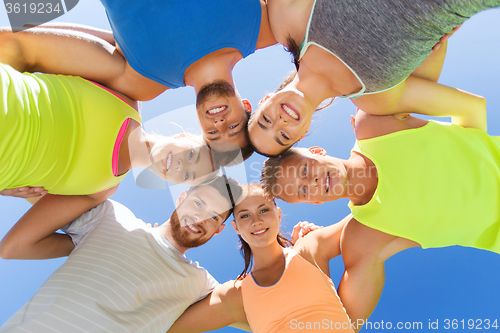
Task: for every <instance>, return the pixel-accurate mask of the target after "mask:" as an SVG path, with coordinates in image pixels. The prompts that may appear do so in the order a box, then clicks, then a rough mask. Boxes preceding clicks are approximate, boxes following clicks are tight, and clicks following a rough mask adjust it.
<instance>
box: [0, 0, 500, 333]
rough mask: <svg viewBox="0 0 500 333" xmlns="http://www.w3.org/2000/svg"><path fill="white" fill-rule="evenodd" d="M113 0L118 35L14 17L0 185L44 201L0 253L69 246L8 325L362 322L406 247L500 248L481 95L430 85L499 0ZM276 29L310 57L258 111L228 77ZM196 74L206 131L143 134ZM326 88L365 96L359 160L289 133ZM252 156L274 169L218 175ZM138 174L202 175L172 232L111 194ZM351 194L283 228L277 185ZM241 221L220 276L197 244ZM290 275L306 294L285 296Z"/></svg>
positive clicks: (0, 35)
mask: <svg viewBox="0 0 500 333" xmlns="http://www.w3.org/2000/svg"><path fill="white" fill-rule="evenodd" d="M101 2H102V4H103V5H104V7H105V9H106V13H107V16H108V19H109V23H110V26H111V28H112V31H103V30H100V29H96V28H93V27H88V26H81V25H77V24H71V23H68V24H56V23H52V24H51V23H48V24H45V25H42V26H39V27H32V28H29V29H25V27H18V28H17V29H16V27H13V29H9V28H2V29H1V30H0V84H1V86H0V93H1V99H2V104H0V111H1V112H0V133H1V137H0V161H2V163H1V164H0V170H1V172H0V191H1V192H0V194H2V195H10V196H17V197H23V198H26V199H28V200H30V202H32V203H33V206H32V208H31V209H30V210H29V211H28V212H26V214H25V215H24V216H23V217H22V218H21V219H20V220H19V221H18V222H17V223H16V224H15V225H14V226H13V227H12V229H11V230H10V231H9V232H8V233H7V235H6V236H5V237H4V238H3V239H2V241H1V242H0V256H1V257H2V258H4V259H46V258H55V257H62V256H69V257H68V260H67V261H66V263H65V264H64V265H63V266H61V268H60V269H59V270H58V271H57V272H55V273H54V274H53V275H52V276H51V277H50V278H49V279H48V280H47V282H46V283H45V284H44V285H43V286H42V287H41V288H40V290H39V291H38V292H37V293H36V294H35V295H34V297H33V299H32V300H31V301H30V302H28V303H27V304H26V305H25V306H24V307H23V308H21V309H20V310H19V312H17V313H16V314H15V315H14V316H13V317H12V318H11V319H10V320H9V321H8V322H7V323H5V324H4V325H3V326H2V327H1V328H0V332H17V331H36V332H42V331H47V332H49V331H51V329H52V328H56V329H57V330H58V331H61V332H69V331H74V327H75V325H77V326H79V327H80V328H81V329H82V330H83V331H85V332H107V331H112V332H118V331H120V332H121V331H124V332H166V331H168V332H203V331H208V330H214V329H218V328H221V327H225V326H228V325H233V326H235V327H238V328H241V329H245V330H251V331H254V332H287V331H294V330H295V328H293V327H292V326H291V322H292V320H294V321H295V322H304V323H310V325H313V326H314V325H315V324H314V323H322V322H323V320H327V321H328V322H330V323H335V324H334V325H333V326H332V327H330V328H329V329H332V330H333V329H334V330H338V331H346V332H354V331H358V330H359V329H360V328H361V327H358V326H356V325H354V324H353V323H356V322H358V320H362V319H366V318H368V317H369V316H370V314H371V313H372V311H373V310H374V308H375V306H376V304H377V301H378V299H379V297H380V295H381V292H382V288H383V285H384V261H385V260H387V259H388V258H389V257H391V256H392V255H394V254H396V253H398V252H400V251H402V250H404V249H407V248H410V247H423V248H429V247H445V246H451V245H462V246H468V247H475V248H480V249H485V250H489V251H493V252H497V253H500V243H499V241H498V240H497V234H498V230H499V228H498V225H499V224H500V212H499V211H498V202H499V201H500V186H499V185H498V184H500V182H499V180H500V139H499V138H497V137H494V136H491V135H489V134H488V133H487V132H486V128H487V122H486V101H485V99H484V98H482V97H480V96H477V95H474V94H471V93H467V92H464V91H461V90H458V89H455V88H452V87H448V86H444V85H441V84H439V83H437V81H438V78H439V76H440V72H441V68H442V65H443V62H444V58H445V54H446V44H447V38H448V37H449V36H451V35H452V34H453V33H455V32H456V31H457V30H458V27H459V26H460V25H461V24H462V23H464V22H465V21H466V20H467V19H468V18H470V17H471V16H473V15H474V14H476V13H478V12H481V11H483V10H488V9H491V8H495V7H500V1H499V0H454V1H449V0H437V1H432V2H431V1H420V0H418V1H415V0H413V1H389V0H387V1H385V0H384V1H380V0H373V1H372V0H369V1H347V0H346V1H332V0H307V1H291V0H267V1H265V0H241V1H227V0H223V1H216V2H203V1H196V0H189V1H184V2H182V3H178V2H167V3H165V2H158V1H153V0H146V1H141V2H131V1H126V0H101ZM493 10H495V11H498V9H493ZM360 22H362V24H360ZM13 30H14V31H13ZM16 30H20V31H16ZM277 43H280V44H282V45H283V46H285V48H286V50H287V51H289V52H290V53H291V54H292V57H293V61H294V64H295V66H296V71H295V72H294V73H292V74H291V75H290V76H289V77H288V78H286V79H285V80H284V82H283V84H282V85H281V86H280V87H279V88H278V89H277V90H276V91H275V92H274V93H270V94H268V95H266V96H263V98H262V100H261V101H260V103H259V104H258V106H257V107H256V108H255V110H253V109H252V105H251V104H250V102H249V101H248V100H246V99H243V98H242V97H241V96H240V94H239V92H238V90H237V89H236V87H235V84H234V81H233V78H232V70H233V68H234V66H235V65H236V63H237V62H239V61H240V60H243V59H244V58H245V57H247V56H249V55H251V54H252V53H254V52H255V51H256V50H257V49H261V48H265V47H268V46H271V45H275V44H277ZM243 61H244V60H243ZM182 86H192V87H193V88H194V90H195V93H196V112H197V116H198V120H199V123H200V127H201V129H202V135H201V136H197V135H191V134H187V133H182V134H178V135H175V136H171V137H166V136H162V135H158V134H151V133H146V132H145V131H144V129H143V128H142V127H141V122H142V119H141V114H140V112H141V107H140V101H146V100H150V99H153V98H155V97H156V96H158V95H159V94H161V93H163V92H164V91H165V90H167V89H175V88H178V87H182ZM334 98H350V99H351V101H352V102H353V103H354V104H355V105H356V107H357V111H356V114H355V115H353V116H351V126H352V128H353V130H354V133H355V136H356V139H357V141H356V145H355V147H354V148H353V150H352V152H351V155H350V157H349V158H348V159H338V158H335V157H333V156H329V155H327V154H326V151H325V150H324V149H322V148H320V147H313V148H310V149H306V148H298V147H293V146H294V144H296V142H298V141H300V140H301V139H302V138H303V137H304V136H305V135H306V133H307V132H308V130H309V127H310V124H311V119H312V116H313V114H314V113H315V112H316V111H317V110H318V109H320V105H321V104H322V103H323V102H324V101H325V100H328V99H331V100H333V99H334ZM413 114H423V115H428V116H436V117H443V116H446V117H451V119H452V123H451V124H445V123H440V122H436V121H432V120H424V119H422V118H419V117H418V116H414V115H413ZM253 153H256V154H261V155H264V156H266V157H268V159H267V160H266V162H265V163H264V167H263V169H262V174H261V183H260V184H256V183H251V184H238V183H237V182H236V181H235V180H233V179H231V178H228V177H226V176H225V175H221V173H222V174H223V172H221V171H222V170H223V169H224V168H225V167H227V166H231V165H235V164H239V163H244V161H245V160H247V159H248V157H249V156H250V155H252V154H253ZM457 166H460V167H457ZM136 167H142V168H148V169H149V170H151V171H153V172H154V173H155V174H156V175H157V176H158V177H160V178H162V179H163V180H165V181H169V182H173V183H177V184H187V185H190V186H191V188H190V189H189V190H188V191H185V192H183V193H182V194H181V195H180V197H179V198H178V200H177V203H176V209H175V210H174V212H172V214H171V217H170V219H169V220H168V221H166V222H165V223H164V224H162V225H160V226H158V225H153V226H151V225H148V224H146V223H144V222H143V221H142V220H140V219H137V218H136V217H135V216H134V215H133V213H132V212H131V211H130V210H128V209H127V208H126V207H124V206H122V205H120V204H119V203H116V202H113V201H109V200H107V199H108V198H110V197H111V196H112V195H113V194H114V192H115V191H116V190H117V188H118V185H119V183H120V181H122V179H123V178H124V177H125V176H126V175H127V173H128V172H129V171H130V170H131V169H132V168H136ZM402 170H404V172H402ZM422 170H424V171H425V172H423V171H422ZM408 175H411V176H408ZM457 179H459V180H460V182H458V181H457ZM340 198H348V199H349V200H350V203H349V208H350V210H351V214H349V215H348V216H346V217H345V218H344V219H343V220H342V221H340V222H338V223H335V224H332V225H330V226H327V227H318V226H316V225H314V224H311V223H307V222H301V223H299V224H297V225H296V226H295V227H294V231H293V233H292V237H291V239H288V238H287V237H286V236H284V235H283V234H281V233H280V227H279V226H280V222H281V210H280V208H279V207H278V204H277V199H281V200H283V201H286V202H289V203H299V202H306V203H313V204H315V203H323V202H326V201H334V200H337V199H340ZM472 207H473V209H472ZM231 214H233V222H232V225H233V227H234V230H235V232H236V233H237V234H238V236H239V239H240V241H241V249H242V254H243V257H244V262H245V265H244V270H243V272H242V273H241V274H240V275H239V276H238V277H236V278H235V280H234V281H228V282H226V283H223V284H219V283H218V282H217V281H216V280H215V279H214V278H213V277H212V276H211V275H210V274H209V273H208V272H207V271H206V270H205V269H203V268H202V267H200V266H199V265H198V263H196V262H192V261H190V260H189V259H188V258H186V256H185V252H186V251H187V250H188V249H190V248H193V247H198V246H201V245H203V244H205V243H206V242H207V241H208V240H210V239H211V238H212V236H214V235H216V234H218V233H220V232H221V231H222V229H224V226H225V224H224V222H225V221H226V220H227V219H228V218H229V216H230V215H231ZM471 221H474V223H471ZM153 224H154V223H153ZM58 229H61V230H63V231H64V233H57V232H56V231H57V230H58ZM339 255H342V259H343V262H344V265H345V272H344V275H343V277H342V280H341V282H340V285H339V286H338V289H337V288H335V286H334V285H333V283H332V281H331V279H330V276H329V261H330V260H331V259H332V258H334V257H337V256H339ZM304 281H306V282H307V283H303V282H304ZM298 285H300V286H301V288H302V294H303V296H304V297H301V298H300V299H297V298H296V297H295V295H292V294H290V293H287V290H290V288H293V287H294V286H298ZM33 304H36V306H33ZM284 305H285V306H284ZM200 318H202V320H200ZM305 329H318V330H319V329H320V328H315V327H313V328H305Z"/></svg>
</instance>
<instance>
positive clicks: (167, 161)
mask: <svg viewBox="0 0 500 333" xmlns="http://www.w3.org/2000/svg"><path fill="white" fill-rule="evenodd" d="M172 160H173V157H172V152H170V153H168V155H167V158H166V159H165V171H168V170H170V168H171V167H172Z"/></svg>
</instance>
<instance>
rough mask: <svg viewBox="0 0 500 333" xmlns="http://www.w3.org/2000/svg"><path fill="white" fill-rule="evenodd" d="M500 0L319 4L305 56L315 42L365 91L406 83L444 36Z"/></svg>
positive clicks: (383, 0)
mask: <svg viewBox="0 0 500 333" xmlns="http://www.w3.org/2000/svg"><path fill="white" fill-rule="evenodd" d="M498 6H500V0H335V1H333V0H316V2H315V4H314V7H313V10H312V13H311V17H310V20H309V25H308V30H307V33H306V37H305V40H304V43H303V45H301V54H300V57H302V55H303V54H304V53H305V51H306V50H307V47H308V46H309V45H311V44H313V45H316V46H319V47H321V48H323V49H325V50H327V51H329V52H330V53H332V54H333V55H334V56H336V57H337V58H339V59H340V60H341V61H342V62H343V63H344V64H345V65H347V67H349V68H350V69H351V71H352V72H353V73H354V75H356V76H357V78H358V79H359V81H360V82H361V84H362V85H363V88H362V90H361V91H360V92H358V93H355V94H352V95H349V96H345V97H351V98H352V97H357V96H360V95H362V94H365V93H376V92H381V91H384V90H387V89H390V88H392V87H394V86H396V85H398V84H399V83H401V82H402V81H404V80H405V79H406V78H407V77H408V76H409V75H410V74H411V73H412V72H413V71H414V70H415V69H416V68H417V67H418V66H420V65H421V64H422V62H423V61H424V60H425V58H427V57H428V56H429V54H430V53H431V52H432V47H433V46H434V45H435V44H436V43H437V42H438V41H439V39H440V38H441V37H442V36H443V35H444V34H445V33H449V32H451V30H452V29H453V28H454V27H456V26H459V25H461V24H462V23H464V21H465V20H467V19H468V18H470V17H471V16H472V15H474V14H476V13H478V12H480V11H482V10H485V9H488V8H493V7H498Z"/></svg>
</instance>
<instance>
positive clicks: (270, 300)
mask: <svg viewBox="0 0 500 333" xmlns="http://www.w3.org/2000/svg"><path fill="white" fill-rule="evenodd" d="M284 255H285V261H286V264H285V270H284V272H283V274H282V275H281V278H280V279H279V280H278V282H276V283H275V284H274V285H272V286H268V287H262V286H259V285H258V284H257V283H256V282H255V280H254V279H253V276H252V274H248V275H247V276H246V277H245V278H244V279H243V281H242V284H241V292H242V296H243V306H244V307H245V313H246V315H247V319H248V322H249V324H250V327H251V328H252V330H253V332H255V333H259V332H266V333H271V332H280V333H281V332H297V331H302V330H304V331H306V332H323V331H329V330H330V331H339V332H351V333H354V330H353V329H351V327H350V322H349V317H348V316H347V313H346V312H345V309H344V307H343V306H342V303H341V302H340V299H339V297H338V295H337V292H336V290H335V286H334V285H333V282H332V280H330V278H329V277H328V276H326V275H325V274H324V273H323V272H322V271H321V270H320V269H319V268H318V267H317V266H314V265H312V264H311V263H310V262H308V261H307V260H306V259H304V258H303V257H302V256H300V255H299V254H298V253H297V252H295V251H294V250H292V249H284Z"/></svg>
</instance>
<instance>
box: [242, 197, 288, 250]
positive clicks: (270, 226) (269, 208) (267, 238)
mask: <svg viewBox="0 0 500 333" xmlns="http://www.w3.org/2000/svg"><path fill="white" fill-rule="evenodd" d="M252 188H253V190H251V191H250V192H249V193H247V194H246V197H245V199H244V200H243V201H242V202H241V203H239V204H237V205H236V207H235V208H234V218H235V221H233V226H234V228H235V230H236V233H237V234H239V235H240V236H241V237H242V238H243V239H244V240H245V241H246V242H247V243H248V245H250V247H251V248H252V247H256V246H257V247H266V246H267V245H270V244H272V243H274V242H277V239H276V237H277V235H278V232H279V224H280V222H281V210H280V209H279V208H278V207H277V206H276V203H275V202H274V201H273V200H271V199H269V198H268V197H267V196H265V195H264V191H263V190H262V188H260V189H255V187H252Z"/></svg>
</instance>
